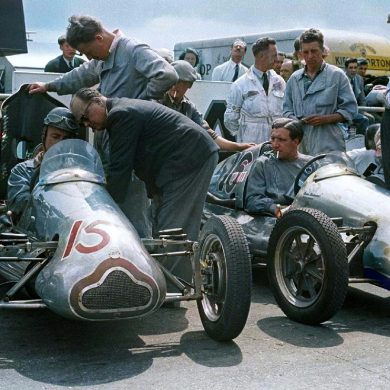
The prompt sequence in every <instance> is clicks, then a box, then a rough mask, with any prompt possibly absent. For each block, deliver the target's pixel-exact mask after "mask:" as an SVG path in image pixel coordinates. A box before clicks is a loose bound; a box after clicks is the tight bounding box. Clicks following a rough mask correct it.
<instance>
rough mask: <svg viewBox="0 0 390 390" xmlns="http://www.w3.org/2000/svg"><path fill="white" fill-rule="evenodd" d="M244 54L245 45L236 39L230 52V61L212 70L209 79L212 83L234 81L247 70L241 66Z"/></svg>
mask: <svg viewBox="0 0 390 390" xmlns="http://www.w3.org/2000/svg"><path fill="white" fill-rule="evenodd" d="M245 53H246V43H245V42H244V41H243V40H241V39H236V40H235V41H234V42H233V44H232V48H231V51H230V60H229V61H226V62H224V63H223V64H221V65H218V66H216V67H215V68H214V70H213V74H212V76H211V79H212V80H213V81H236V80H237V79H238V78H239V77H240V76H242V75H243V74H244V73H245V72H246V71H247V70H248V68H247V67H246V66H244V65H243V64H242V60H243V59H244V56H245Z"/></svg>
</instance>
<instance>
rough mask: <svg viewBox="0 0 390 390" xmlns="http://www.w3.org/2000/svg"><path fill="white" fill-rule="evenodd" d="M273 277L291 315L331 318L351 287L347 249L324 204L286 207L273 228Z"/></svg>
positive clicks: (277, 293)
mask: <svg viewBox="0 0 390 390" xmlns="http://www.w3.org/2000/svg"><path fill="white" fill-rule="evenodd" d="M268 277H269V281H270V286H271V288H272V291H273V294H274V296H275V299H276V301H277V302H278V304H279V306H280V308H281V309H282V310H283V312H284V313H285V314H286V315H287V317H289V318H291V319H292V320H294V321H298V322H302V323H304V324H310V325H315V324H320V323H321V322H324V321H327V320H328V319H329V318H331V317H332V316H333V315H334V314H335V313H336V312H337V311H338V310H339V309H340V308H341V306H342V305H343V303H344V299H345V296H346V293H347V288H348V260H347V251H346V248H345V245H344V243H343V240H342V238H341V236H340V234H339V232H338V231H337V226H336V225H335V224H334V223H333V221H332V220H331V219H330V218H329V217H328V216H327V215H325V214H324V213H322V212H321V211H319V210H314V209H309V208H301V209H299V208H297V209H293V210H291V211H289V212H287V213H286V214H285V215H284V216H283V217H282V218H280V220H278V222H277V223H276V225H275V227H274V229H273V231H272V233H271V237H270V241H269V246H268Z"/></svg>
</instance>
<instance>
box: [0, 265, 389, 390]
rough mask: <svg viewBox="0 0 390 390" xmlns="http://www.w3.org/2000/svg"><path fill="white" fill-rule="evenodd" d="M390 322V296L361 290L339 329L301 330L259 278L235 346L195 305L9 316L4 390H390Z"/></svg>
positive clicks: (4, 325)
mask: <svg viewBox="0 0 390 390" xmlns="http://www.w3.org/2000/svg"><path fill="white" fill-rule="evenodd" d="M389 319H390V292H388V291H384V290H382V289H379V288H377V287H374V286H369V285H359V287H351V288H349V292H348V296H347V299H346V302H345V304H344V307H343V308H342V310H340V312H339V313H338V314H337V315H336V316H335V317H334V318H333V319H332V320H331V321H328V322H326V323H325V324H323V325H322V326H306V325H302V324H298V323H295V322H293V321H290V320H289V319H287V318H286V317H285V316H284V314H283V312H282V311H281V310H280V309H279V308H278V306H277V305H276V303H275V300H274V298H273V296H272V294H271V292H270V290H269V288H268V282H267V278H266V275H265V273H264V271H259V270H257V271H255V272H254V282H253V293H252V306H251V310H250V314H249V318H248V321H247V325H246V327H245V328H244V331H243V332H242V333H241V335H240V336H239V337H238V338H236V339H235V340H234V341H232V342H229V343H218V342H215V341H213V340H211V339H210V338H209V337H208V336H207V335H206V333H205V332H204V331H203V327H202V324H201V321H200V318H199V315H198V311H197V307H196V303H195V302H188V303H184V304H182V306H181V307H180V308H174V309H168V308H163V309H160V310H159V311H158V312H156V313H155V314H153V315H151V316H149V317H146V318H143V319H137V320H132V321H125V322H110V323H107V322H106V323H82V322H71V321H68V320H64V319H62V318H60V317H58V316H56V315H55V314H52V313H51V312H49V311H41V310H40V311H2V312H0V329H1V344H0V389H18V390H19V389H29V390H35V389H64V388H77V389H83V388H84V389H132V390H133V389H182V388H187V389H206V388H210V389H213V390H218V389H224V390H228V389H313V388H316V389H325V388H326V389H329V388H331V389H345V388H353V389H371V388H372V389H374V388H375V389H389V388H390V338H389V336H390V323H389Z"/></svg>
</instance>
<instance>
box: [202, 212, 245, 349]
mask: <svg viewBox="0 0 390 390" xmlns="http://www.w3.org/2000/svg"><path fill="white" fill-rule="evenodd" d="M199 246H200V247H199V261H200V267H201V274H202V293H203V294H202V295H203V298H202V299H200V300H198V302H197V303H198V310H199V314H200V318H201V320H202V323H203V326H204V329H205V331H206V332H207V334H208V335H209V336H210V337H211V338H213V339H214V340H218V341H228V340H232V339H234V338H235V337H237V336H238V335H239V334H240V333H241V331H242V329H243V328H244V326H245V323H246V320H247V318H248V313H249V307H250V302H251V289H252V269H251V258H250V253H249V247H248V243H247V241H246V238H245V235H244V232H243V230H242V227H241V226H240V225H239V223H238V222H237V221H236V220H235V219H233V218H231V217H227V216H214V217H212V218H210V219H209V220H208V221H207V222H206V223H205V225H204V227H203V229H202V231H201V233H200V237H199Z"/></svg>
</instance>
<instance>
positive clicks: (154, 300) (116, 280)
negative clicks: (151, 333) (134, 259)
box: [70, 258, 166, 320]
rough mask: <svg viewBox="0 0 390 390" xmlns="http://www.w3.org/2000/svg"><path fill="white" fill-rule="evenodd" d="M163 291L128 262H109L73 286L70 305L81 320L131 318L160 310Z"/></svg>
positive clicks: (149, 276)
mask: <svg viewBox="0 0 390 390" xmlns="http://www.w3.org/2000/svg"><path fill="white" fill-rule="evenodd" d="M165 290H166V287H165V285H161V283H159V284H158V283H157V281H156V280H155V279H154V278H153V277H152V276H151V275H148V274H146V273H145V272H142V271H141V270H140V269H138V268H137V267H136V266H135V265H134V264H133V263H131V262H130V261H128V260H125V259H121V258H115V259H114V258H109V259H107V260H105V261H104V262H102V263H101V264H100V265H99V266H98V267H97V268H96V270H95V271H94V272H93V273H92V274H91V275H89V276H87V277H85V278H83V279H81V280H80V281H79V282H77V283H76V284H75V285H74V287H73V289H72V291H71V296H70V303H71V307H72V309H73V310H74V311H75V313H76V314H77V315H78V316H80V317H83V318H85V319H91V320H93V319H120V318H132V317H138V316H140V315H144V314H146V313H149V312H151V311H154V310H156V309H157V308H158V307H160V305H161V303H162V301H163V300H164V297H165Z"/></svg>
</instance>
